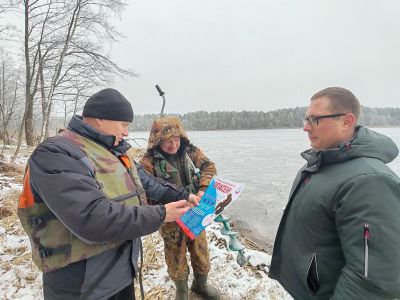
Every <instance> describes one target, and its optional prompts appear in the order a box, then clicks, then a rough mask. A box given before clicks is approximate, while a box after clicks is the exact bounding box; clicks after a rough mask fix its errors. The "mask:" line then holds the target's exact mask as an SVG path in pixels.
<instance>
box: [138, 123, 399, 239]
mask: <svg viewBox="0 0 400 300" xmlns="http://www.w3.org/2000/svg"><path fill="white" fill-rule="evenodd" d="M374 130H375V131H378V132H381V133H383V134H386V135H388V136H390V137H391V138H392V139H393V140H394V141H395V142H396V144H397V145H398V147H399V148H400V128H397V127H392V128H374ZM188 135H189V138H190V140H191V142H192V143H193V144H194V145H196V146H198V147H199V148H201V149H202V150H203V151H204V152H205V154H206V155H207V156H208V157H209V158H210V159H211V160H213V161H214V162H215V163H216V166H217V170H218V174H219V175H221V176H223V177H225V178H227V179H230V180H232V181H237V182H243V183H245V189H244V191H243V193H242V195H241V196H240V198H239V200H238V201H237V202H236V203H234V204H232V206H231V207H229V209H227V210H226V211H225V214H226V215H230V216H231V217H232V219H234V220H235V221H238V222H239V224H240V225H241V226H242V227H243V228H244V229H248V230H250V231H251V232H252V236H253V238H255V240H256V241H257V242H259V243H261V244H263V245H266V243H268V242H272V241H273V240H274V238H275V234H276V231H277V229H278V225H279V221H280V218H281V215H282V209H283V207H284V206H285V205H286V202H287V198H288V194H289V191H290V188H291V185H292V182H293V180H294V177H295V176H296V173H297V171H298V170H299V169H300V167H301V166H302V165H303V164H304V162H305V161H304V160H303V159H302V158H301V156H300V152H302V151H303V150H305V149H307V148H309V142H308V138H307V134H306V133H305V132H303V131H302V130H301V129H266V130H232V131H192V132H188ZM130 137H134V138H139V139H138V140H137V142H138V143H140V144H141V145H142V146H144V145H146V142H145V141H144V140H142V138H146V139H147V138H148V132H133V133H132V135H131V136H130ZM389 166H390V167H391V168H392V169H393V170H394V171H395V172H396V173H397V174H398V175H399V176H400V158H399V157H397V158H396V160H395V161H393V162H392V163H391V164H390V165H389Z"/></svg>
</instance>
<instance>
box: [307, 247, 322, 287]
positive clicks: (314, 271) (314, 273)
mask: <svg viewBox="0 0 400 300" xmlns="http://www.w3.org/2000/svg"><path fill="white" fill-rule="evenodd" d="M307 286H308V289H309V290H310V292H311V294H312V295H315V294H316V293H317V292H318V290H319V288H320V286H321V283H320V281H319V275H318V261H317V254H316V253H313V255H312V257H311V261H310V264H309V266H308V270H307Z"/></svg>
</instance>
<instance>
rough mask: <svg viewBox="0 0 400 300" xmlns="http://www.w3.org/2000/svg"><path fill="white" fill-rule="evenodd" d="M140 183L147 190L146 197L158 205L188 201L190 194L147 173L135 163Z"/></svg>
mask: <svg viewBox="0 0 400 300" xmlns="http://www.w3.org/2000/svg"><path fill="white" fill-rule="evenodd" d="M135 166H136V168H137V171H138V174H139V177H140V181H141V182H142V184H143V188H144V189H145V190H146V196H147V197H148V198H149V199H151V200H152V201H156V203H162V204H165V203H169V202H174V201H177V200H181V199H186V200H187V199H188V198H189V193H188V192H187V191H186V190H185V189H184V188H183V187H178V186H177V185H175V184H172V183H169V182H167V181H165V180H162V179H161V178H157V177H154V176H153V175H151V174H149V173H147V172H146V170H145V169H144V168H143V167H142V166H141V165H140V164H138V163H136V162H135Z"/></svg>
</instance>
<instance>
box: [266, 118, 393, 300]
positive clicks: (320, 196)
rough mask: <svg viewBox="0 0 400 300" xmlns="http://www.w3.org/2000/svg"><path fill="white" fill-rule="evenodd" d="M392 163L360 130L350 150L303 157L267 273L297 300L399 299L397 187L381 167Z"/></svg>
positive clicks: (374, 137)
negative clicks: (305, 161) (303, 164)
mask: <svg viewBox="0 0 400 300" xmlns="http://www.w3.org/2000/svg"><path fill="white" fill-rule="evenodd" d="M397 155H398V148H397V146H396V145H395V144H394V142H393V141H392V140H391V139H390V138H388V137H386V136H384V135H382V134H379V133H376V132H374V131H372V130H369V129H367V128H365V127H361V126H360V127H358V128H357V130H356V134H355V135H354V138H353V139H352V140H351V141H350V142H349V143H347V144H344V145H340V146H339V147H338V148H336V149H330V150H326V151H320V152H316V151H314V150H307V151H305V152H303V153H302V156H303V157H304V158H305V159H306V160H307V164H306V165H305V166H304V167H303V168H302V169H301V170H300V171H299V173H298V174H297V177H296V179H295V181H294V184H293V187H292V190H291V193H290V196H289V202H288V204H287V206H286V209H285V212H284V214H283V217H282V220H281V223H280V226H279V229H278V233H277V236H276V240H275V246H274V252H273V256H272V262H271V267H270V273H269V276H270V277H271V278H274V279H276V280H278V281H279V282H280V283H281V284H282V285H283V287H284V288H285V289H286V290H287V291H288V292H289V293H290V294H291V295H292V296H293V297H294V298H295V299H334V300H350V299H351V300H357V299H360V300H361V299H363V300H366V299H371V300H372V299H373V300H379V299H396V298H399V299H400V179H399V177H398V176H397V175H396V174H395V173H394V172H393V171H392V170H391V169H390V168H389V167H387V166H386V164H387V163H389V162H391V161H392V160H394V159H395V158H396V156H397ZM366 226H368V228H369V232H367V230H366V229H365V228H366ZM364 233H366V237H365V236H364ZM365 240H367V246H368V250H367V249H366V248H367V247H366V243H365ZM366 259H367V261H368V264H367V265H366ZM365 275H367V276H365Z"/></svg>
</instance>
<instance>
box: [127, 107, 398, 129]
mask: <svg viewBox="0 0 400 300" xmlns="http://www.w3.org/2000/svg"><path fill="white" fill-rule="evenodd" d="M306 109H307V108H306V107H296V108H287V109H278V110H274V111H270V112H262V111H241V112H236V111H217V112H207V111H197V112H191V113H185V114H183V115H182V114H168V116H175V117H177V118H180V119H181V120H182V123H183V126H184V128H185V129H186V130H192V131H194V130H240V129H270V128H299V127H302V126H303V118H304V115H305V113H306ZM158 117H159V115H158V114H145V115H136V116H135V118H134V121H133V127H134V130H143V131H147V130H150V128H151V124H152V122H153V120H154V119H156V118H158ZM359 123H360V124H362V125H366V126H400V108H371V107H362V111H361V117H360V122H359Z"/></svg>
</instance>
